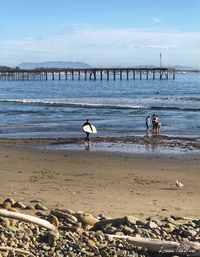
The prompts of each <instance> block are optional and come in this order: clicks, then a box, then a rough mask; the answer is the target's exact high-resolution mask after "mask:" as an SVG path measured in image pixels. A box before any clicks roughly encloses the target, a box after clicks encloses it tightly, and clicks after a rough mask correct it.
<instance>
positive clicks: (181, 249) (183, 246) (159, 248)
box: [107, 234, 200, 256]
mask: <svg viewBox="0 0 200 257" xmlns="http://www.w3.org/2000/svg"><path fill="white" fill-rule="evenodd" d="M107 236H108V237H109V238H118V239H127V241H128V242H130V243H132V244H134V245H135V246H139V247H142V248H145V249H147V250H149V251H150V252H156V253H160V254H162V255H163V254H172V255H175V254H177V255H178V256H200V243H197V242H191V241H185V242H181V243H178V242H173V241H165V240H159V239H149V238H142V237H132V236H117V235H108V234H107Z"/></svg>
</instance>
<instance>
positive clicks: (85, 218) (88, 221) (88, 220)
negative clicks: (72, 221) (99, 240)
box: [78, 213, 99, 226]
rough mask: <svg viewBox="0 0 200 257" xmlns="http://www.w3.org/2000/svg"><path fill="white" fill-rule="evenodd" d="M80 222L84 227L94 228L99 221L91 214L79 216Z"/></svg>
mask: <svg viewBox="0 0 200 257" xmlns="http://www.w3.org/2000/svg"><path fill="white" fill-rule="evenodd" d="M78 220H79V221H80V222H82V223H83V224H84V225H91V226H93V225H94V224H96V223H97V222H98V221H99V220H98V219H96V218H95V217H94V216H93V215H92V214H90V213H82V214H80V215H79V216H78Z"/></svg>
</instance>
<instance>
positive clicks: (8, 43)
mask: <svg viewBox="0 0 200 257" xmlns="http://www.w3.org/2000/svg"><path fill="white" fill-rule="evenodd" d="M160 53H162V65H163V66H174V65H184V66H192V67H195V68H200V1H199V0H99V1H95V0H93V1H92V0H9V1H8V0H0V65H8V66H13V67H15V66H17V65H18V64H20V63H22V62H43V61H56V60H57V61H82V62H86V63H88V64H90V65H92V66H95V67H100V66H101V67H110V66H126V67H131V66H132V67H133V66H137V65H143V66H145V65H155V66H159V65H160Z"/></svg>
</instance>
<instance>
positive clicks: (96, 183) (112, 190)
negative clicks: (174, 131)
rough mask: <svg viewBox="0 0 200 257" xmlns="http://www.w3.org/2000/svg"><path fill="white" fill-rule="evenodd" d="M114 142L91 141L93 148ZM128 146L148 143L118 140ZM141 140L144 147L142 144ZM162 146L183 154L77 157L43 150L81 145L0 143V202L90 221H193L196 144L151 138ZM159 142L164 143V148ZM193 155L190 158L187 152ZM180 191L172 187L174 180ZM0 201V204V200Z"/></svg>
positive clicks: (87, 153) (199, 190)
mask: <svg viewBox="0 0 200 257" xmlns="http://www.w3.org/2000/svg"><path fill="white" fill-rule="evenodd" d="M116 140H119V138H118V139H116V138H115V140H114V139H113V138H107V139H106V138H104V139H102V138H101V139H99V138H92V142H95V141H96V142H97V143H98V144H99V143H100V142H102V141H104V142H108V141H110V142H112V143H113V142H116ZM120 140H121V141H120V142H125V143H128V142H130V141H131V142H132V144H134V143H133V142H135V143H137V144H138V143H140V144H141V142H142V141H143V142H147V141H148V140H149V139H148V138H137V137H132V138H130V137H129V138H121V139H120ZM145 140H147V141H145ZM153 140H156V141H157V140H159V142H160V143H161V144H163V145H164V146H167V147H169V149H170V147H171V149H173V148H174V144H176V143H177V146H179V144H181V143H180V142H182V147H183V149H188V151H187V154H182V153H177V154H174V153H172V154H170V152H169V153H167V154H162V152H161V153H148V152H147V153H145V154H144V153H126V152H115V153H114V152H106V151H100V152H98V151H96V152H95V151H84V150H82V151H80V150H75V151H74V150H70V149H67V150H66V149H62V150H58V149H57V148H56V149H54V148H49V147H48V146H49V145H51V144H53V145H54V144H55V145H56V146H57V145H60V144H61V145H62V144H63V142H65V143H66V142H68V143H69V142H70V143H71V142H72V141H73V142H72V143H73V144H75V143H77V142H78V143H82V142H83V139H80V138H79V139H78V138H77V139H63V138H59V139H0V156H1V157H0V162H1V183H2V184H3V185H4V186H3V187H2V190H1V198H2V199H5V198H6V197H13V198H15V199H16V200H18V201H23V202H26V203H27V204H28V203H29V202H30V201H31V200H33V199H39V200H41V201H42V202H43V203H44V204H45V205H46V206H48V207H49V208H52V207H53V206H54V207H55V206H57V207H59V208H68V209H72V210H74V211H77V210H82V211H85V212H90V213H92V214H94V215H98V214H100V213H104V214H105V215H106V216H112V217H119V216H120V217H121V216H124V215H135V216H137V217H139V218H146V217H149V216H155V217H166V216H169V215H172V214H173V215H180V216H192V217H199V214H200V207H199V206H198V205H197V202H198V198H199V193H200V186H199V179H200V173H199V164H200V160H199V158H198V153H199V151H198V150H199V141H196V140H186V139H184V140H183V139H180V138H179V139H177V138H176V139H175V138H170V139H169V138H167V137H161V136H160V137H157V138H154V139H153ZM164 142H165V143H164ZM192 146H193V147H194V148H195V149H196V150H197V152H196V151H195V153H193V152H192V151H191V147H192ZM177 179H178V180H180V181H181V182H182V183H183V184H184V185H185V186H184V187H183V188H178V187H176V184H175V182H176V180H177ZM2 199H1V200H2Z"/></svg>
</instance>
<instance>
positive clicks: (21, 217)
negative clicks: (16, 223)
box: [0, 209, 56, 230]
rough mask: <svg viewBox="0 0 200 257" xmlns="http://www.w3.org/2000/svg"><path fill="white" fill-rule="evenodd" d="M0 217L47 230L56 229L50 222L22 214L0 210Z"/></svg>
mask: <svg viewBox="0 0 200 257" xmlns="http://www.w3.org/2000/svg"><path fill="white" fill-rule="evenodd" d="M0 216H1V217H6V218H10V219H16V220H20V221H25V222H30V223H33V224H36V225H38V226H41V227H44V228H46V229H49V230H55V229H56V228H55V226H54V225H52V224H51V223H50V222H48V221H46V220H43V219H41V218H38V217H35V216H32V215H28V214H23V213H18V212H12V211H7V210H4V209H0Z"/></svg>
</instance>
